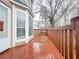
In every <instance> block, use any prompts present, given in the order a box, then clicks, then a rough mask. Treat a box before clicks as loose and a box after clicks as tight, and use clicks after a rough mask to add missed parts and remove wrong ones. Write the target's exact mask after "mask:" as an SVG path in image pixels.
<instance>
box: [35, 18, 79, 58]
mask: <svg viewBox="0 0 79 59" xmlns="http://www.w3.org/2000/svg"><path fill="white" fill-rule="evenodd" d="M34 31H36V29H35V30H34ZM42 31H43V32H46V33H45V35H47V36H48V37H49V38H50V40H51V41H52V42H53V43H54V45H55V46H56V48H57V49H58V50H59V51H60V53H61V54H62V56H64V57H65V59H79V16H78V17H75V18H72V19H71V25H69V26H64V27H57V28H50V29H43V30H42V29H39V30H38V31H37V32H42Z"/></svg>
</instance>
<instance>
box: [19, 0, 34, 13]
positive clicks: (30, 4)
mask: <svg viewBox="0 0 79 59" xmlns="http://www.w3.org/2000/svg"><path fill="white" fill-rule="evenodd" d="M19 1H21V2H22V3H24V4H25V5H26V6H27V7H28V8H29V9H30V10H31V12H33V3H34V0H19Z"/></svg>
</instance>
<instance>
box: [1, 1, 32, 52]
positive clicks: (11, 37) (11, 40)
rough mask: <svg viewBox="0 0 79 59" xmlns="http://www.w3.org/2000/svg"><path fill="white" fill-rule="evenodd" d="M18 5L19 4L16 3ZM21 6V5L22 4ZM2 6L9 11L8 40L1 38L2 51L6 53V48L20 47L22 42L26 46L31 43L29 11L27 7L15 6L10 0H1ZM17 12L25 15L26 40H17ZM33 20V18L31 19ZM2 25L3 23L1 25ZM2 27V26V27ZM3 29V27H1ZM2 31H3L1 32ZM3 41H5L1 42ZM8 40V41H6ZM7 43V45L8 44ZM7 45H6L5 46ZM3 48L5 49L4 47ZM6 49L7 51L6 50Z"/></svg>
mask: <svg viewBox="0 0 79 59" xmlns="http://www.w3.org/2000/svg"><path fill="white" fill-rule="evenodd" d="M16 3H17V2H16ZM20 5H21V4H20ZM0 6H3V7H4V8H7V9H8V13H7V15H8V19H7V24H8V25H7V27H8V30H7V36H8V37H7V38H3V39H2V38H0V48H2V49H0V51H2V50H3V51H4V50H5V49H6V48H11V47H15V46H16V45H18V44H19V45H20V42H21V43H22V44H23V43H24V44H26V43H28V42H29V41H30V39H31V38H29V26H30V25H29V16H31V15H30V14H29V11H28V10H27V8H25V6H24V7H23V5H22V6H19V5H17V4H13V3H12V2H11V1H9V0H1V1H0ZM17 11H20V12H23V13H24V14H25V38H22V39H18V38H17V29H16V27H17ZM19 17H20V16H19ZM31 18H32V17H31ZM1 24H2V23H1ZM1 26H2V25H1ZM0 28H1V27H0ZM1 31H2V30H1ZM1 40H3V41H1ZM6 40H7V41H6ZM6 42H7V43H6ZM4 44H5V45H4ZM2 46H3V47H2ZM4 48H5V49H4Z"/></svg>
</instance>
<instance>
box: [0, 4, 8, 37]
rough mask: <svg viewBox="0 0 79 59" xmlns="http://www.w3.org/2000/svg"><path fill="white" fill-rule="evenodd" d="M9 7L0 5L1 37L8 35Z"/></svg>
mask: <svg viewBox="0 0 79 59" xmlns="http://www.w3.org/2000/svg"><path fill="white" fill-rule="evenodd" d="M7 20H8V9H7V8H5V7H3V6H2V5H0V38H4V37H7V29H8V22H7Z"/></svg>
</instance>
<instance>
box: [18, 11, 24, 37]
mask: <svg viewBox="0 0 79 59" xmlns="http://www.w3.org/2000/svg"><path fill="white" fill-rule="evenodd" d="M17 37H18V38H25V13H22V12H19V11H17Z"/></svg>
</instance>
